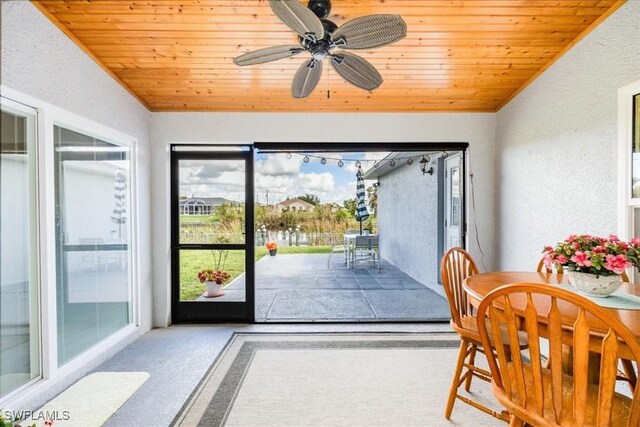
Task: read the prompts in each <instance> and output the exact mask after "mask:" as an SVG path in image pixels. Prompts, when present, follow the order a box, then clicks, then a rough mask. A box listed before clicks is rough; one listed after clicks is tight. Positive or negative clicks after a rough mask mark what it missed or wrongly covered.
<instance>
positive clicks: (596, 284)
mask: <svg viewBox="0 0 640 427" xmlns="http://www.w3.org/2000/svg"><path fill="white" fill-rule="evenodd" d="M566 273H567V275H568V276H569V283H571V284H572V285H573V286H574V287H575V288H576V289H577V290H578V291H580V292H581V293H583V294H585V295H590V296H592V297H601V298H602V297H608V296H609V295H611V294H612V293H613V292H615V290H616V289H618V288H619V287H620V285H621V284H622V282H621V281H620V276H619V275H618V274H615V275H611V276H598V277H596V275H595V274H589V273H580V272H578V271H567V272H566Z"/></svg>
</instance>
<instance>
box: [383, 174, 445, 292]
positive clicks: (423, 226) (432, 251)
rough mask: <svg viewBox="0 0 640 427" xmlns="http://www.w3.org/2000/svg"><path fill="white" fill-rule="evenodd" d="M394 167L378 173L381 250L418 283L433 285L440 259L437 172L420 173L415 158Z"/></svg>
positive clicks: (435, 281) (386, 257) (387, 258)
mask: <svg viewBox="0 0 640 427" xmlns="http://www.w3.org/2000/svg"><path fill="white" fill-rule="evenodd" d="M396 168H397V169H394V170H393V171H392V172H391V173H389V174H387V175H384V176H382V177H380V187H379V188H378V228H379V234H380V254H381V255H382V258H383V259H385V260H387V261H389V262H390V263H392V264H393V265H395V266H397V267H398V268H399V269H401V270H402V271H404V272H405V273H407V274H408V275H410V276H411V277H413V278H414V279H416V280H417V281H419V282H420V283H423V284H431V285H435V284H437V283H438V277H437V275H438V261H439V260H438V254H437V252H438V174H437V173H434V174H433V175H423V174H422V172H421V171H420V165H419V164H418V162H415V163H414V164H413V165H411V166H409V165H406V164H404V165H402V166H401V167H399V166H396ZM434 169H435V167H434ZM409 184H410V185H409Z"/></svg>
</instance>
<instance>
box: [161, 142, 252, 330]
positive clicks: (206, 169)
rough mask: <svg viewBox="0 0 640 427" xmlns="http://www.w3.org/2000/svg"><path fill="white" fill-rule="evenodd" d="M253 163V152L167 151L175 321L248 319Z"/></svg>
mask: <svg viewBox="0 0 640 427" xmlns="http://www.w3.org/2000/svg"><path fill="white" fill-rule="evenodd" d="M194 150H195V149H194ZM252 170H253V156H252V152H251V151H246V150H245V151H211V150H199V151H185V150H180V149H178V147H174V149H173V150H172V175H173V176H172V270H173V273H172V320H173V321H174V322H178V323H179V322H214V321H224V320H234V321H252V320H253V291H252V289H253V287H252V283H253V262H250V260H252V259H253V253H254V248H253V239H254V237H253V232H252V230H247V225H248V224H249V226H251V227H252V221H250V220H249V219H250V218H252V216H253V204H252V203H251V201H252V200H253V195H252V194H253V181H252V180H250V179H249V176H250V174H251V173H252ZM216 282H218V283H216Z"/></svg>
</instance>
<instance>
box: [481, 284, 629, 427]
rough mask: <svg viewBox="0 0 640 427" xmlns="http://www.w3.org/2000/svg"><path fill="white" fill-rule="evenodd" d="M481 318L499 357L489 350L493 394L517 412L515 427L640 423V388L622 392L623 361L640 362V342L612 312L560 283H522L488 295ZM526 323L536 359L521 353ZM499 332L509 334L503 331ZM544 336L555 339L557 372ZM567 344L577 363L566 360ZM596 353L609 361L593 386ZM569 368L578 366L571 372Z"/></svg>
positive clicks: (530, 352)
mask: <svg viewBox="0 0 640 427" xmlns="http://www.w3.org/2000/svg"><path fill="white" fill-rule="evenodd" d="M569 313H570V314H571V315H572V317H571V319H569V320H568V317H567V316H568V315H569ZM477 315H478V319H483V320H482V321H480V320H479V321H478V332H479V333H480V339H481V341H482V344H483V345H484V346H490V345H493V346H494V348H495V354H494V353H493V352H489V353H487V360H488V362H489V369H490V370H491V374H492V388H493V394H494V395H495V397H496V398H497V399H498V401H499V402H500V403H501V404H502V405H504V406H505V407H506V408H507V409H508V410H509V412H510V413H511V418H510V424H509V425H510V426H523V425H524V424H525V423H526V424H527V425H535V426H542V427H547V426H548V427H551V426H553V427H557V426H571V427H577V426H626V427H637V426H639V425H640V399H639V397H640V389H638V390H636V391H635V392H634V394H633V398H629V397H627V396H624V395H622V394H619V393H616V392H615V385H616V369H617V366H618V361H619V359H620V357H621V356H622V355H623V354H624V357H627V358H631V359H633V360H635V361H636V363H637V362H638V361H640V343H639V342H638V341H637V340H636V338H635V336H634V334H633V333H632V332H631V331H630V330H629V329H628V328H627V327H626V326H625V325H624V324H623V323H622V322H620V320H618V319H616V318H615V317H614V316H612V315H611V314H610V313H609V312H607V311H606V310H605V309H603V308H602V307H600V306H598V305H597V304H596V303H594V302H592V301H589V300H588V299H586V298H584V297H582V296H580V295H578V294H576V293H575V292H571V291H568V290H566V289H562V288H559V287H557V286H550V285H542V284H539V283H519V284H511V285H504V286H501V287H499V288H497V289H495V290H494V291H492V292H490V293H489V294H487V295H486V296H485V297H484V298H483V300H482V303H481V304H480V306H479V307H478V313H477ZM485 319H487V320H485ZM573 319H575V320H573ZM518 324H521V325H524V328H525V329H526V331H527V334H526V339H527V344H528V349H529V350H528V354H527V352H525V354H524V355H523V354H521V352H520V348H519V347H520V344H519V340H520V335H519V332H518V330H517V327H516V325H518ZM499 330H507V331H508V336H507V337H503V335H502V334H496V333H495V332H496V331H499ZM490 334H491V335H490ZM541 337H544V338H547V339H548V340H549V349H550V353H551V355H552V357H551V362H552V363H551V366H550V367H549V368H545V367H544V366H543V363H542V358H541V354H540V340H541ZM567 344H568V345H570V346H572V347H573V352H572V358H571V359H570V360H569V361H568V362H567V361H564V362H563V361H562V358H561V354H562V346H563V345H567ZM594 351H595V352H598V353H600V356H601V357H600V358H599V360H598V361H597V363H598V366H597V367H598V368H599V369H598V370H597V372H599V380H598V382H597V384H592V383H590V381H589V363H590V362H593V361H590V356H589V355H590V352H594ZM563 365H565V366H571V367H572V374H571V375H569V374H566V373H565V372H564V371H563Z"/></svg>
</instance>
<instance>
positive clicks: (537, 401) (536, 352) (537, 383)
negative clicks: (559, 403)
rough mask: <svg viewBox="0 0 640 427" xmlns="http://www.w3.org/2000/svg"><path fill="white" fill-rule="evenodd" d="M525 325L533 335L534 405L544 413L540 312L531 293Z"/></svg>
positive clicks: (531, 350) (531, 348)
mask: <svg viewBox="0 0 640 427" xmlns="http://www.w3.org/2000/svg"><path fill="white" fill-rule="evenodd" d="M524 317H525V327H526V330H527V334H528V335H529V336H530V337H531V339H530V340H529V341H530V342H531V344H532V345H531V347H530V348H529V353H530V355H531V360H530V363H531V374H532V376H533V389H532V390H531V392H532V393H533V394H534V405H535V408H536V410H537V411H538V412H539V413H540V414H544V396H543V394H544V387H543V384H542V363H541V357H540V333H539V332H538V312H537V311H536V308H535V305H534V304H533V300H532V299H531V295H530V294H529V295H527V307H526V309H525V316H524Z"/></svg>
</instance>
